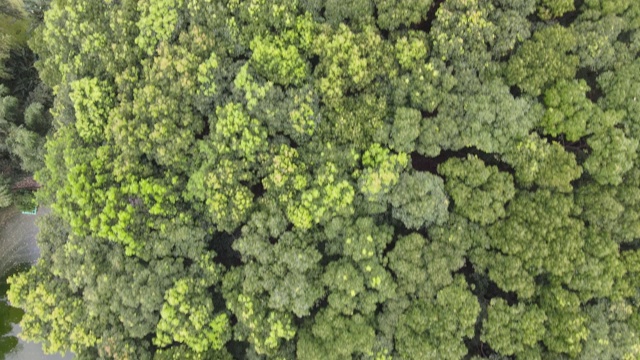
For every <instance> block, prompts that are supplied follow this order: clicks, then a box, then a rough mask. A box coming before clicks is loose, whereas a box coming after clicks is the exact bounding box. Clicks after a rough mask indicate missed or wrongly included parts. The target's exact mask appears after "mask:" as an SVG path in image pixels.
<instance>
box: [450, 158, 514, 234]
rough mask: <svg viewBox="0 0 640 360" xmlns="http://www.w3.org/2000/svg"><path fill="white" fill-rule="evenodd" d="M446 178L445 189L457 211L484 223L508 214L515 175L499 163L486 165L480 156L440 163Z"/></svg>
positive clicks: (489, 222)
mask: <svg viewBox="0 0 640 360" xmlns="http://www.w3.org/2000/svg"><path fill="white" fill-rule="evenodd" d="M438 172H439V173H440V174H441V175H442V176H444V177H445V178H446V182H445V189H446V190H447V193H448V194H449V195H450V196H451V198H452V199H453V201H454V204H455V210H456V212H458V213H459V214H461V215H463V216H465V217H466V218H468V219H469V220H471V221H476V222H478V223H480V224H481V225H487V224H491V223H493V222H495V221H496V220H498V219H499V218H502V217H504V216H505V209H504V206H505V204H506V203H507V202H508V201H509V200H511V199H512V198H513V196H514V195H515V188H514V186H513V178H512V177H511V176H510V175H509V174H507V173H501V172H500V171H499V170H498V168H497V167H495V166H485V164H484V162H483V161H482V160H480V159H478V157H475V156H474V157H472V156H469V157H467V159H466V160H460V159H457V158H453V159H450V160H448V161H447V162H445V163H443V164H441V165H439V166H438Z"/></svg>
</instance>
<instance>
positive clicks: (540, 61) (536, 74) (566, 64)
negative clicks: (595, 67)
mask: <svg viewBox="0 0 640 360" xmlns="http://www.w3.org/2000/svg"><path fill="white" fill-rule="evenodd" d="M576 45H577V43H576V38H575V33H574V32H573V31H572V30H570V29H567V28H564V27H561V26H559V25H555V26H548V27H543V28H541V29H540V30H538V31H536V32H534V33H533V36H532V37H531V39H529V40H527V41H526V42H524V43H523V44H522V46H521V47H520V48H519V49H518V50H517V52H516V53H515V55H514V56H512V57H511V58H510V59H509V62H508V63H507V66H506V67H505V78H506V83H507V84H508V85H516V86H518V87H519V88H520V89H521V90H522V91H523V92H525V93H528V94H531V95H533V96H538V95H540V93H541V92H542V91H544V90H546V88H547V87H548V86H549V85H550V84H551V83H552V82H555V81H556V80H561V79H571V78H573V77H574V76H575V74H576V70H577V66H578V63H579V58H578V57H577V56H575V55H570V54H569V52H570V51H573V50H574V49H575V47H576Z"/></svg>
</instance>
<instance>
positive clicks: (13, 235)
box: [0, 209, 73, 360]
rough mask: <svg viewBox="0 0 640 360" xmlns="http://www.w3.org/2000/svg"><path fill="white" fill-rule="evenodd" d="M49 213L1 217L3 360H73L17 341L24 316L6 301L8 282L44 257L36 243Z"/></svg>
mask: <svg viewBox="0 0 640 360" xmlns="http://www.w3.org/2000/svg"><path fill="white" fill-rule="evenodd" d="M48 212H49V211H48V209H40V210H38V214H37V215H36V216H33V215H23V214H21V213H20V212H19V211H17V210H15V209H3V210H2V211H1V213H0V220H1V222H2V228H1V230H0V360H56V359H58V360H60V359H65V360H67V359H73V356H72V354H67V356H65V357H64V358H63V357H62V356H60V355H45V354H44V353H43V352H42V347H41V345H40V344H35V343H30V342H25V341H22V340H20V339H19V338H18V337H17V336H18V334H19V333H20V326H19V325H18V323H19V322H20V319H21V318H22V315H23V312H22V310H20V309H17V308H14V307H11V306H10V305H9V304H8V302H7V299H6V292H7V290H8V286H7V283H6V278H7V277H8V276H9V275H11V274H13V273H16V272H17V271H24V270H26V269H28V268H29V266H30V265H31V264H33V263H35V261H36V260H37V259H38V257H39V256H40V250H39V249H38V246H37V243H36V234H37V233H38V227H37V226H36V219H37V218H39V217H41V216H43V215H46V214H47V213H48Z"/></svg>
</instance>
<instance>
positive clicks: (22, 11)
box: [0, 0, 53, 276]
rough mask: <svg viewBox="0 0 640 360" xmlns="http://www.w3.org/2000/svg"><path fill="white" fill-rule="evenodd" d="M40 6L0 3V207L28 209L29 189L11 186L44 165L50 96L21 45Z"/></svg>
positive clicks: (35, 1) (36, 2) (32, 1)
mask: <svg viewBox="0 0 640 360" xmlns="http://www.w3.org/2000/svg"><path fill="white" fill-rule="evenodd" d="M44 6H45V4H43V1H42V0H24V2H22V1H19V0H3V1H2V2H1V3H0V208H4V207H7V206H10V205H12V204H14V205H16V206H17V207H18V208H24V209H29V210H32V209H33V207H34V204H33V196H32V195H31V193H30V192H29V191H15V190H16V189H12V188H15V187H16V185H20V184H19V180H21V179H22V178H24V177H25V176H27V175H32V174H33V173H34V172H35V171H36V170H38V169H40V168H42V167H43V166H44V152H45V151H44V144H45V136H46V135H47V134H48V133H49V131H50V130H51V121H52V116H51V115H50V114H49V111H48V110H49V107H50V106H51V105H52V102H53V96H52V94H51V89H50V88H49V87H47V86H46V85H45V84H44V83H42V82H41V81H40V80H39V78H38V73H37V71H36V69H35V68H34V66H33V65H34V62H35V60H36V58H35V55H34V54H33V52H32V51H31V49H29V47H28V46H27V39H28V37H29V35H30V34H31V33H32V30H33V28H34V27H35V26H36V25H37V24H39V23H40V22H41V18H42V11H43V10H44ZM1 275H2V274H0V276H1Z"/></svg>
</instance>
